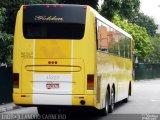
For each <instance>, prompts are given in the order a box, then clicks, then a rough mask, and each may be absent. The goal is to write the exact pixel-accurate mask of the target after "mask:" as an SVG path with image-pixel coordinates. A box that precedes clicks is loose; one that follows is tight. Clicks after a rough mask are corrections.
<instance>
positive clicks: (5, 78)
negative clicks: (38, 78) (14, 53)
mask: <svg viewBox="0 0 160 120" xmlns="http://www.w3.org/2000/svg"><path fill="white" fill-rule="evenodd" d="M12 88H13V81H12V68H11V67H8V68H6V67H0V104H1V103H8V102H12V91H13V90H12Z"/></svg>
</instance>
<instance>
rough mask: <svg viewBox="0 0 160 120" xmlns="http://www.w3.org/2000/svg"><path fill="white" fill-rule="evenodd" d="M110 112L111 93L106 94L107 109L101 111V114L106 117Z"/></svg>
mask: <svg viewBox="0 0 160 120" xmlns="http://www.w3.org/2000/svg"><path fill="white" fill-rule="evenodd" d="M108 111H109V93H108V92H107V93H106V98H105V107H104V108H103V109H101V110H99V114H100V115H101V116H106V115H108Z"/></svg>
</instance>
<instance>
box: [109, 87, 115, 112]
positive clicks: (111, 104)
mask: <svg viewBox="0 0 160 120" xmlns="http://www.w3.org/2000/svg"><path fill="white" fill-rule="evenodd" d="M114 103H115V92H114V88H112V90H111V96H110V105H109V113H112V112H113V110H114Z"/></svg>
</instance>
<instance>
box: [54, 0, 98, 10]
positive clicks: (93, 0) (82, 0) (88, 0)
mask: <svg viewBox="0 0 160 120" xmlns="http://www.w3.org/2000/svg"><path fill="white" fill-rule="evenodd" d="M57 1H58V3H59V4H80V5H90V6H91V7H93V8H94V9H98V7H97V6H98V0H57Z"/></svg>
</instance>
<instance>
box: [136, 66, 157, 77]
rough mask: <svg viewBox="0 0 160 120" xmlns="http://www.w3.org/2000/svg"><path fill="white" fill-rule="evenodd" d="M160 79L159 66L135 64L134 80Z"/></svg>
mask: <svg viewBox="0 0 160 120" xmlns="http://www.w3.org/2000/svg"><path fill="white" fill-rule="evenodd" d="M154 78H160V64H137V65H136V67H135V79H136V80H141V79H154Z"/></svg>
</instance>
